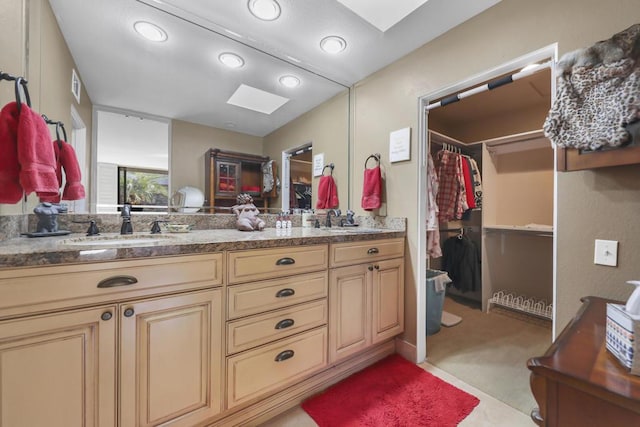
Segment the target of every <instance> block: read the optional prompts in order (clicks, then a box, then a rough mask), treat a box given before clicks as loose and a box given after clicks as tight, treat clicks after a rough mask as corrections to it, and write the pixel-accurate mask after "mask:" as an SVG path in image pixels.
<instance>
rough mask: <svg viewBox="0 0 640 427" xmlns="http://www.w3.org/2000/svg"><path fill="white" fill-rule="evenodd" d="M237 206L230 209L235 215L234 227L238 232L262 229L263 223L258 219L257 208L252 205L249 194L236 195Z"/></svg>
mask: <svg viewBox="0 0 640 427" xmlns="http://www.w3.org/2000/svg"><path fill="white" fill-rule="evenodd" d="M236 200H237V202H238V204H237V205H235V206H233V207H232V208H231V209H232V210H233V213H235V214H236V216H237V217H238V220H237V222H236V227H238V230H240V231H254V230H260V231H262V230H263V229H264V221H263V220H262V219H260V218H258V213H259V212H258V208H256V206H255V205H254V204H253V197H251V196H250V195H249V194H238V197H237V199H236Z"/></svg>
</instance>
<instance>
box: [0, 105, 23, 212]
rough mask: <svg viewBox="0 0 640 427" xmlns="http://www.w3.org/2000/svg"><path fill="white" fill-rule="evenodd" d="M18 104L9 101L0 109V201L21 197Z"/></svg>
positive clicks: (14, 201)
mask: <svg viewBox="0 0 640 427" xmlns="http://www.w3.org/2000/svg"><path fill="white" fill-rule="evenodd" d="M18 116H19V113H18V105H17V104H16V103H15V102H10V103H8V104H7V105H5V106H4V108H3V109H2V111H0V203H11V204H13V203H18V202H19V201H20V199H21V198H22V186H20V179H19V176H20V165H19V163H18Z"/></svg>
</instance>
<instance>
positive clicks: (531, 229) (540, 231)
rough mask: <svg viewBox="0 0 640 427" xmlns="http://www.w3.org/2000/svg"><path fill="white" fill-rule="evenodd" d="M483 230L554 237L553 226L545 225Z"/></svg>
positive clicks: (501, 226)
mask: <svg viewBox="0 0 640 427" xmlns="http://www.w3.org/2000/svg"><path fill="white" fill-rule="evenodd" d="M482 229H483V230H484V231H486V232H501V233H502V232H507V233H525V234H531V235H535V236H543V237H553V226H551V225H543V224H527V225H485V226H483V227H482Z"/></svg>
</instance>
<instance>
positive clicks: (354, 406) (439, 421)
mask: <svg viewBox="0 0 640 427" xmlns="http://www.w3.org/2000/svg"><path fill="white" fill-rule="evenodd" d="M478 403H480V401H479V400H478V398H476V397H475V396H472V395H470V394H468V393H466V392H464V391H462V390H460V389H458V388H456V387H454V386H452V385H451V384H449V383H447V382H445V381H443V380H441V379H440V378H438V377H435V376H433V375H431V374H430V373H428V372H426V371H424V370H423V369H421V368H420V367H418V366H416V365H415V364H413V363H411V362H408V361H407V360H405V359H403V358H402V357H400V356H398V355H395V354H394V355H391V356H389V357H387V358H386V359H383V360H381V361H379V362H377V363H376V364H374V365H371V366H369V367H368V368H365V369H364V370H362V371H360V372H357V373H355V374H354V375H352V376H350V377H349V378H346V379H345V380H343V381H341V382H339V383H337V384H335V385H333V386H331V387H329V388H328V389H327V390H325V391H324V392H323V393H322V394H319V395H317V396H314V397H312V398H311V399H309V400H307V401H305V402H304V403H303V404H302V408H303V409H304V410H305V411H307V413H308V414H309V415H310V416H311V418H313V419H314V421H315V422H316V423H317V424H318V425H319V426H320V427H346V426H348V427H361V426H367V427H382V426H384V427H392V426H395V427H401V426H402V427H405V426H406V427H409V426H412V427H413V426H433V427H448V426H457V425H458V423H460V421H462V420H463V419H464V418H465V417H466V416H467V415H469V414H470V413H471V411H472V410H473V408H475V407H476V405H477V404H478Z"/></svg>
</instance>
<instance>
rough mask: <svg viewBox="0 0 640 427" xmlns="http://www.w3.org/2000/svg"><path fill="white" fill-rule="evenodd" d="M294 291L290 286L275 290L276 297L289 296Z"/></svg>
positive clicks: (293, 293)
mask: <svg viewBox="0 0 640 427" xmlns="http://www.w3.org/2000/svg"><path fill="white" fill-rule="evenodd" d="M295 293H296V291H294V290H293V289H291V288H284V289H280V290H279V291H278V292H276V298H284V297H290V296H292V295H295Z"/></svg>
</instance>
